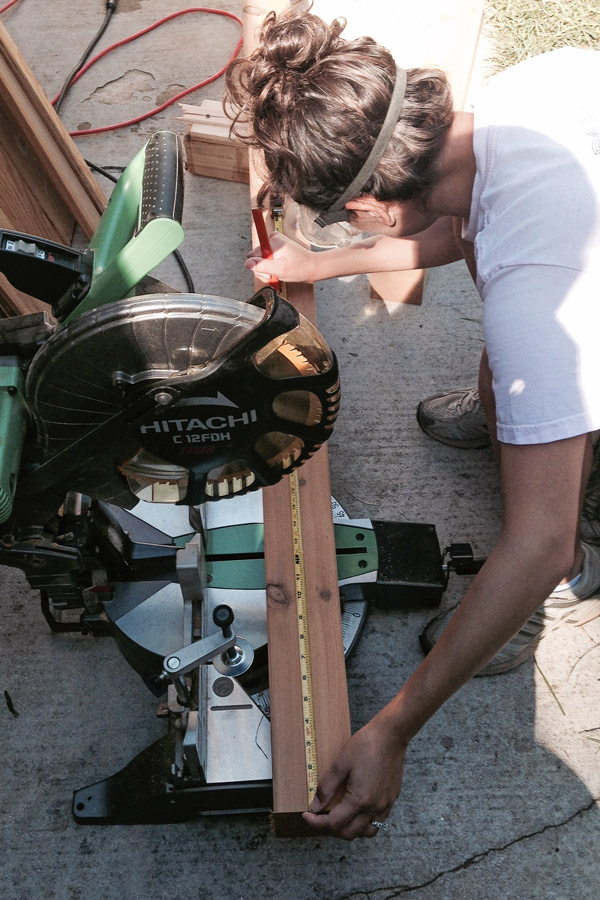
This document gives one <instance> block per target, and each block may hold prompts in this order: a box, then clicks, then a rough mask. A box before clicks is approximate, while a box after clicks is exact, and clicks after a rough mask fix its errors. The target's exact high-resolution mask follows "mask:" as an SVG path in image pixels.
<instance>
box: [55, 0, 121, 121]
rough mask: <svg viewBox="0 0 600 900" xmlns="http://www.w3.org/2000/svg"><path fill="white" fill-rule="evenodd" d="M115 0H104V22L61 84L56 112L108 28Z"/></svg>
mask: <svg viewBox="0 0 600 900" xmlns="http://www.w3.org/2000/svg"><path fill="white" fill-rule="evenodd" d="M117 2H118V0H106V15H105V16H104V22H103V23H102V25H101V26H100V29H99V30H98V33H97V34H96V36H95V37H94V38H93V40H92V41H91V43H90V45H89V46H88V48H87V49H86V50H85V52H84V54H83V56H82V57H81V59H80V60H79V62H78V63H77V65H76V66H75V68H74V69H73V71H72V72H71V74H70V75H69V77H68V78H67V80H66V81H65V83H64V84H63V86H62V88H61V91H60V94H59V95H58V97H57V99H56V103H55V104H54V109H55V110H56V112H58V111H59V110H60V108H61V106H62V103H63V100H64V99H65V97H66V95H67V93H68V91H69V88H70V87H71V82H72V81H73V79H74V78H75V76H76V75H77V73H78V72H79V70H80V69H82V68H83V67H84V65H85V64H86V62H87V60H88V58H89V57H90V55H91V53H92V50H93V49H94V47H95V46H96V44H97V43H98V41H99V40H100V38H101V37H102V35H103V34H104V32H105V31H106V29H107V28H108V23H109V22H110V20H111V18H112V15H113V13H114V12H115V10H116V8H117Z"/></svg>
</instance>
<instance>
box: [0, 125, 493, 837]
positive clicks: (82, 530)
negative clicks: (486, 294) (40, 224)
mask: <svg viewBox="0 0 600 900" xmlns="http://www.w3.org/2000/svg"><path fill="white" fill-rule="evenodd" d="M182 175H183V173H182V161H181V152H180V147H179V142H178V140H177V138H176V137H175V135H173V134H171V133H170V132H159V133H158V134H157V135H154V136H153V138H151V139H150V141H148V143H147V144H146V145H145V147H144V148H143V149H142V151H140V153H139V154H138V156H137V157H136V158H135V159H134V160H133V161H132V163H131V164H130V166H129V167H128V168H127V170H126V171H125V173H124V174H123V176H122V177H121V179H120V180H119V183H118V185H117V187H116V188H115V191H114V193H113V195H112V197H111V200H110V202H109V205H108V208H107V210H106V212H105V213H104V215H103V217H102V220H101V222H100V225H99V228H98V231H97V233H96V235H95V236H94V238H93V239H92V242H91V243H90V247H89V248H88V249H87V250H86V251H84V252H83V253H77V252H75V251H73V250H71V248H68V247H61V246H60V245H57V244H52V242H48V241H44V240H43V239H40V238H38V237H35V236H31V235H23V234H18V233H15V232H10V231H2V232H0V271H3V272H4V273H5V274H6V276H7V277H8V278H9V280H10V281H11V282H12V283H13V284H14V285H15V286H16V287H18V288H20V289H22V290H25V291H27V292H28V293H30V294H32V295H33V296H38V297H41V298H42V299H45V300H47V301H48V302H50V303H51V304H52V307H53V314H54V317H51V316H50V315H49V314H46V313H39V314H33V315H30V316H21V317H17V318H15V319H8V320H3V321H0V438H1V440H0V563H1V564H3V565H8V566H15V567H18V568H20V569H21V570H22V571H23V572H24V573H25V575H26V577H27V580H28V582H29V584H30V585H31V587H32V588H34V589H36V590H38V591H39V592H40V596H41V602H42V611H43V613H44V616H45V617H46V620H47V622H48V624H49V625H50V627H51V628H52V630H53V631H56V632H69V631H77V632H83V633H88V634H92V635H97V636H101V635H110V636H112V637H113V638H114V639H115V641H116V643H117V645H118V648H119V650H120V651H121V653H122V654H123V656H124V657H125V659H126V660H127V661H128V663H129V664H130V665H131V666H132V668H133V669H134V670H135V671H136V672H137V673H138V674H139V675H140V676H141V677H142V678H143V680H144V682H145V684H146V685H147V686H148V688H149V689H150V690H151V691H152V692H153V693H154V694H155V695H156V697H157V698H158V700H159V711H160V714H161V715H163V716H164V718H165V720H166V723H167V727H166V731H165V735H164V737H163V738H161V739H160V740H159V741H157V742H156V743H155V744H153V745H152V746H151V747H149V748H148V749H147V750H146V751H144V752H143V753H142V754H140V755H139V756H138V757H136V758H135V759H134V760H132V762H131V763H130V764H129V765H128V766H126V767H125V769H123V770H122V771H121V772H119V773H117V774H116V775H113V776H112V777H109V778H108V779H106V780H105V781H102V782H99V783H97V784H93V785H90V786H88V787H84V788H82V789H80V790H77V791H76V792H75V795H74V801H73V814H74V816H75V818H76V819H77V821H79V822H82V823H83V822H87V823H120V822H163V821H165V822H167V821H175V820H179V819H182V818H186V817H188V816H194V815H198V814H210V813H220V812H236V811H248V810H268V809H270V808H271V805H272V793H271V788H272V785H271V745H270V721H269V713H270V711H269V683H268V668H267V655H268V646H267V635H266V598H265V564H264V544H263V515H262V490H263V489H268V486H269V485H271V484H275V483H276V482H277V481H279V480H280V479H281V478H283V477H284V476H286V475H289V474H290V473H292V472H293V471H294V470H295V469H296V468H297V467H298V466H301V465H302V464H303V462H304V461H305V460H306V459H308V458H309V457H310V456H311V455H312V454H313V453H314V452H316V451H317V450H318V448H319V447H320V446H321V444H322V443H323V442H324V441H325V440H327V438H328V437H329V435H330V434H331V430H332V428H333V424H334V422H335V417H336V414H337V408H338V405H339V393H340V390H339V380H338V373H337V365H336V361H335V356H334V355H333V353H332V352H331V350H330V349H329V347H328V346H327V344H326V343H325V341H324V340H323V338H322V337H321V335H320V334H319V333H318V331H317V330H316V329H315V328H314V326H312V325H311V324H310V323H309V322H308V321H306V320H305V319H303V317H302V316H299V314H298V313H297V312H296V310H295V309H294V308H293V307H291V306H290V305H289V304H287V303H286V302H285V301H284V300H283V299H282V298H281V297H279V296H278V295H277V294H276V293H275V292H274V291H273V290H272V289H271V288H264V289H263V290H262V291H259V292H258V293H257V294H255V295H254V296H253V297H252V298H250V299H249V301H248V302H246V303H241V302H238V301H233V300H229V299H227V298H221V297H213V296H207V295H202V294H177V293H158V294H152V295H148V296H135V289H136V286H137V285H138V284H139V283H140V281H141V279H142V278H143V277H144V276H145V275H146V274H147V272H148V271H150V269H151V268H153V267H154V266H155V265H157V264H158V262H160V261H161V259H163V258H164V256H165V255H167V254H168V253H171V252H172V251H173V249H174V248H175V247H176V246H177V244H178V243H179V242H180V241H181V239H182V238H183V231H182V229H181V224H180V219H181V211H182V204H183V195H182V186H183V177H182ZM215 501H219V502H215ZM332 516H333V519H334V524H335V543H336V558H337V568H338V577H339V584H340V593H341V600H342V625H343V636H344V652H345V654H346V655H349V654H350V653H351V651H352V649H353V648H354V646H355V645H356V642H357V640H358V637H359V634H360V631H361V628H362V626H363V624H364V621H365V617H366V613H367V606H368V605H369V604H373V603H374V604H382V605H388V606H390V605H391V606H397V607H406V606H432V605H436V604H438V603H439V601H440V598H441V596H442V594H443V591H444V589H445V587H446V582H447V576H448V572H449V571H450V569H455V570H456V571H459V572H471V571H475V570H476V568H478V565H479V562H478V561H476V560H473V558H472V553H471V552H470V548H469V547H468V545H455V546H454V547H453V548H452V549H451V550H450V553H449V557H448V560H447V561H446V562H444V561H443V559H442V554H441V552H440V548H439V544H438V540H437V536H436V533H435V528H434V526H432V525H421V524H409V523H389V522H379V521H369V520H362V519H360V520H352V519H350V518H348V516H347V515H346V513H345V511H344V510H343V509H342V508H341V506H340V505H339V504H338V503H336V502H335V501H334V500H332Z"/></svg>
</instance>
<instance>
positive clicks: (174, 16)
mask: <svg viewBox="0 0 600 900" xmlns="http://www.w3.org/2000/svg"><path fill="white" fill-rule="evenodd" d="M16 2H17V0H10V3H6V4H5V5H4V6H3V7H1V8H0V15H2V13H3V12H5V11H6V10H7V9H10V7H11V6H13V5H14V4H15V3H16ZM188 13H209V14H211V15H215V16H225V17H226V18H228V19H233V20H234V21H235V22H237V23H238V24H239V25H240V26H241V25H242V20H241V19H240V17H239V16H236V15H235V14H234V13H231V12H227V11H226V10H222V9H211V8H209V7H207V6H192V7H190V8H189V9H181V10H179V12H174V13H170V14H169V15H168V16H164V17H163V18H162V19H159V20H158V21H157V22H155V23H154V24H153V25H149V26H148V27H147V28H143V29H142V30H141V31H138V32H136V34H132V35H131V36H130V37H126V38H123V39H122V40H120V41H116V42H115V43H114V44H111V45H110V46H109V47H106V49H105V50H102V51H101V52H100V53H97V54H96V56H94V57H92V59H90V60H89V62H87V63H86V65H85V66H83V67H82V68H81V69H80V70H79V72H78V73H77V75H76V76H75V77H74V78H73V79H72V81H71V85H73V84H75V82H76V81H78V80H79V79H80V78H81V76H82V75H83V74H84V73H85V72H87V71H88V69H90V68H91V67H92V66H93V65H94V64H95V63H97V62H98V60H100V59H102V57H103V56H106V54H107V53H110V52H111V50H115V49H116V48H117V47H122V46H123V45H124V44H129V43H130V42H131V41H135V40H136V39H137V38H139V37H142V36H143V35H145V34H148V32H149V31H153V30H154V29H155V28H158V27H159V25H164V23H165V22H169V21H170V20H171V19H177V18H178V17H179V16H185V15H187V14H188ZM242 43H243V38H240V39H239V41H238V42H237V44H236V46H235V49H234V51H233V53H232V54H231V56H230V58H229V59H228V60H227V62H226V63H225V65H224V66H223V67H222V68H221V69H219V71H218V72H215V74H214V75H211V76H210V77H209V78H205V79H204V81H200V82H199V83H198V84H195V85H193V86H192V87H189V88H186V89H185V90H183V91H180V92H179V93H178V94H175V96H174V97H171V98H170V100H167V101H165V103H162V104H161V105H160V106H157V107H156V108H155V109H151V110H150V111H149V112H147V113H143V114H142V115H141V116H136V117H135V118H133V119H128V120H127V121H126V122H118V123H116V124H115V125H103V126H101V127H99V128H87V129H85V130H82V131H71V132H70V135H71V137H82V136H83V135H86V134H100V133H101V132H104V131H116V130H117V129H118V128H126V127H127V126H128V125H135V124H136V123H137V122H143V121H144V119H149V118H151V117H152V116H155V115H156V114H157V113H159V112H162V111H163V109H166V108H167V107H168V106H171V105H172V104H173V103H177V101H178V100H181V98H182V97H185V96H186V95H187V94H191V93H192V92H193V91H197V90H199V89H200V88H202V87H205V86H206V85H207V84H211V82H213V81H216V80H217V79H218V78H220V77H221V76H222V75H224V73H225V70H226V69H227V66H228V65H229V63H230V62H232V60H234V59H235V58H236V56H237V55H238V53H239V52H240V50H241V49H242ZM71 85H70V86H71ZM57 100H58V95H57V96H56V97H55V98H54V99H53V100H52V103H53V104H54V103H56V101H57Z"/></svg>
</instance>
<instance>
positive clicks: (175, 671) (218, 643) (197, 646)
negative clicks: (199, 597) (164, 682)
mask: <svg viewBox="0 0 600 900" xmlns="http://www.w3.org/2000/svg"><path fill="white" fill-rule="evenodd" d="M213 621H214V622H215V625H218V626H219V627H220V628H221V632H218V631H216V632H215V633H214V634H209V635H208V637H205V638H202V640H201V641H195V642H194V643H193V644H189V645H188V646H187V647H182V648H181V650H176V651H175V653H170V654H169V655H168V656H165V659H164V662H163V666H164V669H163V675H162V677H163V679H165V678H169V679H173V678H177V677H178V676H179V675H185V674H186V673H187V672H191V671H192V669H195V668H197V667H198V666H201V665H202V663H207V662H210V661H211V660H212V659H214V658H215V657H216V656H220V655H221V654H222V653H225V651H226V650H229V649H230V647H234V646H235V643H236V641H237V635H236V634H234V632H233V631H232V630H231V625H232V623H233V612H232V610H231V609H230V608H229V607H228V606H225V605H221V606H217V607H216V608H215V611H214V613H213Z"/></svg>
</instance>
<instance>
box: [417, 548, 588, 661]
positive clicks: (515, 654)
mask: <svg viewBox="0 0 600 900" xmlns="http://www.w3.org/2000/svg"><path fill="white" fill-rule="evenodd" d="M581 546H582V547H583V567H582V570H581V577H580V578H579V580H578V581H577V582H576V584H574V585H573V587H570V588H567V589H566V590H562V591H555V592H553V593H552V594H550V596H549V597H548V599H547V600H545V601H544V603H543V604H542V605H541V606H540V608H539V609H538V610H537V611H536V612H535V613H534V614H533V615H532V617H531V618H530V619H529V620H528V621H527V622H526V623H525V624H524V625H523V627H522V628H521V630H520V631H519V632H518V633H517V634H516V635H515V636H514V638H512V640H510V641H509V642H508V644H506V646H505V647H504V648H503V649H502V650H501V651H500V652H499V653H498V654H496V656H494V658H493V659H491V660H490V662H489V663H487V664H486V665H485V666H484V667H483V669H481V671H480V672H478V673H477V674H478V675H501V674H502V673H503V672H508V671H510V669H516V668H517V666H520V665H521V663H523V662H525V660H526V659H527V658H528V657H529V656H531V655H532V654H533V653H535V651H536V649H537V647H538V645H539V643H540V641H541V640H542V638H544V637H545V636H546V635H547V634H550V632H552V631H556V629H557V628H560V627H561V626H563V625H585V624H586V623H587V622H591V621H592V619H595V618H597V617H598V616H600V548H598V547H594V546H591V545H590V544H585V543H583V542H582V545H581ZM457 607H458V603H455V604H454V606H451V607H449V608H448V609H446V610H444V611H443V612H441V613H439V615H437V616H436V617H435V618H434V619H432V620H431V621H430V622H429V623H428V624H427V625H426V626H425V628H424V629H423V631H422V633H421V634H420V636H419V641H420V643H421V647H422V649H423V652H424V653H426V654H427V653H429V651H430V650H431V648H432V647H433V645H434V644H435V643H436V641H437V640H438V638H439V637H440V635H441V634H442V632H443V630H444V628H445V627H446V625H447V624H448V622H449V621H450V619H451V618H452V616H453V614H454V612H455V610H456V608H457Z"/></svg>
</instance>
